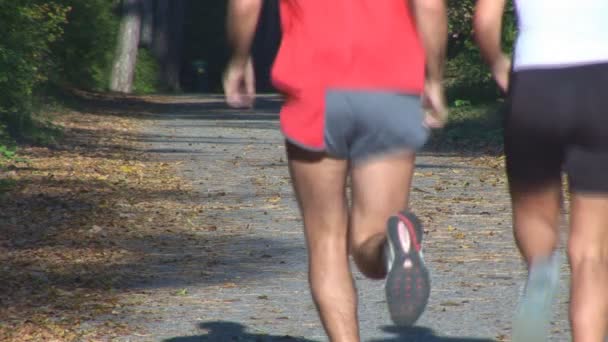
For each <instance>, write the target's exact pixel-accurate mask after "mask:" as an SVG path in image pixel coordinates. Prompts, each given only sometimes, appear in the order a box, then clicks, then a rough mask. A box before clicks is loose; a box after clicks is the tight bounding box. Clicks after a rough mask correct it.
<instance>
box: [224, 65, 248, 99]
mask: <svg viewBox="0 0 608 342" xmlns="http://www.w3.org/2000/svg"><path fill="white" fill-rule="evenodd" d="M224 94H225V96H226V102H227V103H228V105H229V106H231V107H234V108H251V107H253V102H254V101H255V73H254V71H253V62H252V60H251V58H250V57H249V58H247V59H246V61H244V62H242V61H239V60H237V59H234V58H233V59H232V60H231V61H230V63H228V67H227V68H226V71H225V72H224Z"/></svg>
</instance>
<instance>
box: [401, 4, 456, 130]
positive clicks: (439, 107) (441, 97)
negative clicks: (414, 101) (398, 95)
mask: <svg viewBox="0 0 608 342" xmlns="http://www.w3.org/2000/svg"><path fill="white" fill-rule="evenodd" d="M410 9H411V11H412V13H413V15H414V18H415V21H416V28H417V30H418V34H419V35H420V39H421V40H422V45H423V46H424V50H425V54H426V84H425V90H424V96H423V106H424V107H425V109H426V112H427V115H426V119H425V122H426V125H427V126H429V127H431V128H440V127H442V126H443V125H445V122H446V121H447V117H448V111H447V105H446V100H445V94H444V89H443V72H444V66H445V59H446V50H447V43H448V18H447V8H446V4H445V0H410Z"/></svg>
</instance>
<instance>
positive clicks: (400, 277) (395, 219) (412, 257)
mask: <svg viewBox="0 0 608 342" xmlns="http://www.w3.org/2000/svg"><path fill="white" fill-rule="evenodd" d="M387 225H388V227H387V239H386V246H385V248H384V251H385V260H386V262H387V271H388V274H387V277H386V285H385V290H386V301H387V303H388V309H389V312H390V315H391V319H392V320H393V322H394V323H395V324H396V325H399V326H411V325H413V324H414V323H415V322H416V321H417V320H418V318H420V316H421V315H422V313H423V312H424V309H425V308H426V305H427V303H428V299H429V295H430V292H431V280H430V277H429V271H428V270H427V268H426V266H425V264H424V258H423V255H422V246H421V242H422V235H423V231H422V225H421V224H420V221H419V220H418V218H417V217H416V216H415V215H414V214H412V213H410V212H407V211H404V212H401V213H399V214H397V215H396V216H392V217H391V218H390V219H389V220H388V224H387Z"/></svg>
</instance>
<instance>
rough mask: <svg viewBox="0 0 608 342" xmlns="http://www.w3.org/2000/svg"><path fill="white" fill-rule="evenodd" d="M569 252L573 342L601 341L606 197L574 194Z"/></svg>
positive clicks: (607, 245) (606, 277) (607, 305)
mask: <svg viewBox="0 0 608 342" xmlns="http://www.w3.org/2000/svg"><path fill="white" fill-rule="evenodd" d="M568 253H569V258H570V265H571V267H572V284H571V302H570V319H571V321H572V332H573V338H574V341H575V342H603V341H604V339H605V337H606V335H607V333H608V331H607V327H608V292H606V289H607V288H608V196H606V195H604V196H590V195H579V194H575V195H573V199H572V214H571V231H570V240H569V243H568Z"/></svg>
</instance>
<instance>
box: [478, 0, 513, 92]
mask: <svg viewBox="0 0 608 342" xmlns="http://www.w3.org/2000/svg"><path fill="white" fill-rule="evenodd" d="M505 5H506V0H478V1H477V5H476V7H475V16H474V18H473V28H474V29H475V40H476V41H477V45H478V46H479V50H480V51H481V55H482V56H483V58H484V60H485V61H486V63H487V64H488V65H489V66H490V69H491V70H492V74H493V75H494V78H495V79H496V82H497V83H498V85H499V86H500V88H501V89H502V90H503V91H506V89H507V87H508V78H509V72H510V69H511V61H510V59H509V57H508V56H507V55H506V54H505V53H504V52H503V51H502V46H501V43H502V17H503V12H504V10H505Z"/></svg>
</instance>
